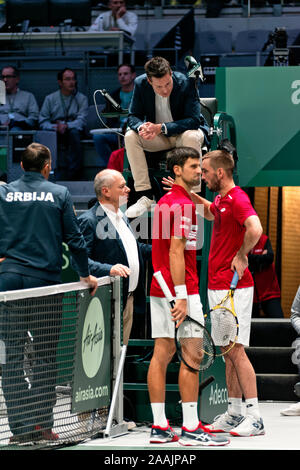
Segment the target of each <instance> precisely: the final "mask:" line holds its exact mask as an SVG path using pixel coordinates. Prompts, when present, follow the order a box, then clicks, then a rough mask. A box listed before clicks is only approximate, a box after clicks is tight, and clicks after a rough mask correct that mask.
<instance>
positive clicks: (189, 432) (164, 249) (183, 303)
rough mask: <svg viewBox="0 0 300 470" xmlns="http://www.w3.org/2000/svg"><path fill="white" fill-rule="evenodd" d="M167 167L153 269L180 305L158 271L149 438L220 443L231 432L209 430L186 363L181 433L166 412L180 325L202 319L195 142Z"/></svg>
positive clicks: (153, 285)
mask: <svg viewBox="0 0 300 470" xmlns="http://www.w3.org/2000/svg"><path fill="white" fill-rule="evenodd" d="M167 163H168V168H169V169H170V170H171V171H173V172H174V175H175V182H174V184H173V185H172V188H171V190H170V191H169V192H168V193H167V194H165V195H164V196H163V197H162V198H161V199H160V200H159V202H158V204H157V205H156V207H155V211H154V217H153V234H152V263H153V269H154V272H156V271H161V272H162V274H163V276H164V278H165V280H166V282H167V284H168V286H169V289H170V290H171V292H172V294H173V296H174V299H175V300H176V301H175V306H174V308H173V309H171V310H170V307H169V304H168V302H167V300H166V299H165V298H164V294H163V292H162V290H161V288H160V287H159V285H158V283H157V281H156V279H155V278H154V277H153V280H152V283H151V289H150V306H151V327H152V337H153V338H155V345H154V351H153V356H152V359H151V362H150V366H149V371H148V390H149V396H150V402H151V407H152V413H153V426H152V429H151V436H150V443H166V442H176V441H179V443H180V444H182V445H186V446H219V445H226V444H228V443H229V439H228V438H227V437H221V436H215V435H213V434H211V433H208V432H206V430H205V428H204V427H203V426H202V424H201V422H200V421H199V417H198V411H197V402H198V396H199V391H198V388H199V375H198V373H196V372H192V371H191V370H190V369H188V368H187V367H186V366H185V364H184V363H181V366H180V371H179V378H178V382H179V390H180V395H181V399H182V413H183V425H182V432H181V436H180V437H179V436H177V435H176V434H175V433H174V431H173V430H172V428H171V427H170V426H169V422H168V420H167V418H166V414H165V384H166V371H167V366H168V364H169V362H170V361H171V359H172V357H173V355H174V353H175V341H174V336H175V322H176V327H179V325H180V324H181V323H182V322H183V320H184V319H185V317H186V315H187V314H189V315H190V316H192V317H194V318H195V319H197V320H198V321H200V322H203V313H202V304H201V300H200V296H199V279H198V274H197V265H196V248H197V217H196V207H195V204H194V203H193V202H192V200H191V190H192V188H193V187H195V186H198V185H199V183H200V179H201V166H200V155H199V153H198V152H197V150H195V149H193V148H190V147H178V148H176V149H173V150H172V151H171V152H169V153H168V157H167Z"/></svg>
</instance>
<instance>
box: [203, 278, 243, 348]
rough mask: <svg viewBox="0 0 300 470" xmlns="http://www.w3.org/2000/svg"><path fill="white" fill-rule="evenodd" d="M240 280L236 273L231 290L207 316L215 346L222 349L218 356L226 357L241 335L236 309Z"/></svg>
mask: <svg viewBox="0 0 300 470" xmlns="http://www.w3.org/2000/svg"><path fill="white" fill-rule="evenodd" d="M238 280H239V276H238V273H237V272H236V271H235V272H234V275H233V278H232V281H231V284H230V288H229V290H228V292H227V294H226V295H225V297H224V298H223V299H222V300H221V302H219V303H218V304H217V305H215V306H214V307H212V308H211V309H210V311H209V313H208V315H205V325H206V327H208V329H209V330H210V332H211V335H212V338H213V340H214V344H215V345H216V346H219V347H220V352H219V349H218V351H217V353H216V356H224V355H225V354H227V353H228V352H229V351H230V350H231V349H232V348H233V347H234V345H235V344H236V342H237V339H238V335H239V322H238V317H237V315H236V313H235V309H234V301H233V296H234V291H235V289H236V286H237V283H238Z"/></svg>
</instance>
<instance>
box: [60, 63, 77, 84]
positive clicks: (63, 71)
mask: <svg viewBox="0 0 300 470" xmlns="http://www.w3.org/2000/svg"><path fill="white" fill-rule="evenodd" d="M67 70H70V72H73V73H74V77H75V80H77V76H76V72H75V70H73V69H70V67H65V68H64V69H63V70H60V71H59V72H58V73H57V80H59V81H60V82H61V81H62V80H63V77H64V73H65V72H66V71H67Z"/></svg>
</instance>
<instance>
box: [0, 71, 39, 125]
mask: <svg viewBox="0 0 300 470" xmlns="http://www.w3.org/2000/svg"><path fill="white" fill-rule="evenodd" d="M1 79H2V80H3V81H4V83H5V90H6V103H5V104H1V105H0V123H1V125H2V126H9V130H11V131H22V130H23V131H28V130H31V129H35V128H36V127H37V125H38V118H39V107H38V104H37V102H36V99H35V97H34V95H33V94H32V93H30V92H29V91H24V90H21V89H20V88H19V82H20V73H19V71H18V70H17V69H16V67H12V66H10V65H8V66H6V67H4V68H3V69H2V72H1Z"/></svg>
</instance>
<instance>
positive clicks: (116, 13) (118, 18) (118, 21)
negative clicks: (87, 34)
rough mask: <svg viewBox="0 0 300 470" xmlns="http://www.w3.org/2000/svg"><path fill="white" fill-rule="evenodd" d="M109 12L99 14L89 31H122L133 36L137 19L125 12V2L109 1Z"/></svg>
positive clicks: (131, 13) (129, 12) (123, 0)
mask: <svg viewBox="0 0 300 470" xmlns="http://www.w3.org/2000/svg"><path fill="white" fill-rule="evenodd" d="M108 7H109V8H110V11H106V12H104V13H100V15H99V16H98V17H97V18H96V20H95V21H94V23H93V24H92V25H91V27H90V29H89V31H124V32H125V33H127V34H129V35H130V36H132V37H133V36H134V35H135V32H136V30H137V26H138V17H137V15H136V14H135V13H133V12H131V11H127V9H126V4H125V0H109V2H108Z"/></svg>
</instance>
